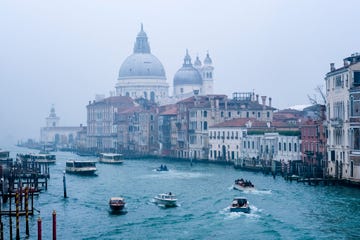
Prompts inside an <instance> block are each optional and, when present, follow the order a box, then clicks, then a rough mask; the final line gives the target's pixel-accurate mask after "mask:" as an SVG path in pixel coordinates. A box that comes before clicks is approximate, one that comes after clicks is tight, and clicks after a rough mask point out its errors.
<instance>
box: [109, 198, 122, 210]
mask: <svg viewBox="0 0 360 240" xmlns="http://www.w3.org/2000/svg"><path fill="white" fill-rule="evenodd" d="M109 206H110V208H111V210H112V211H121V210H123V208H124V207H125V199H124V198H122V197H112V198H110V200H109Z"/></svg>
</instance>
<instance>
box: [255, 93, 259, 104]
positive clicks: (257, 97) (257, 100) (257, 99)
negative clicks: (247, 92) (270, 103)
mask: <svg viewBox="0 0 360 240" xmlns="http://www.w3.org/2000/svg"><path fill="white" fill-rule="evenodd" d="M256 102H257V103H259V94H256Z"/></svg>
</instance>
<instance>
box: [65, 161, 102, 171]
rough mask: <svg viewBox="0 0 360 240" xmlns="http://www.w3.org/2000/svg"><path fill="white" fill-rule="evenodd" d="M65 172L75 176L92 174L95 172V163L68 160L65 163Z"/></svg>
mask: <svg viewBox="0 0 360 240" xmlns="http://www.w3.org/2000/svg"><path fill="white" fill-rule="evenodd" d="M65 171H66V172H67V173H76V174H94V173H95V171H96V162H95V161H78V160H68V161H66V168H65Z"/></svg>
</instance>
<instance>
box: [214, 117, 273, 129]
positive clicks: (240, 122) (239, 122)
mask: <svg viewBox="0 0 360 240" xmlns="http://www.w3.org/2000/svg"><path fill="white" fill-rule="evenodd" d="M249 122H250V123H251V128H268V125H267V122H262V121H258V120H256V119H255V118H234V119H232V120H228V121H224V122H221V123H218V124H215V125H213V126H210V128H213V127H249V125H248V123H249Z"/></svg>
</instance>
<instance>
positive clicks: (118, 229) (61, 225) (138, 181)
mask: <svg viewBox="0 0 360 240" xmlns="http://www.w3.org/2000/svg"><path fill="white" fill-rule="evenodd" d="M9 150H11V151H12V152H11V153H12V156H15V155H16V153H20V152H29V151H30V150H28V149H21V148H17V147H11V149H9ZM56 154H57V163H56V164H55V165H53V166H51V168H50V171H51V179H50V182H49V186H48V190H47V191H46V192H44V193H42V194H41V195H40V196H39V197H36V200H35V208H37V209H39V210H40V212H41V213H40V214H35V215H34V216H33V217H31V218H30V239H37V225H36V224H37V219H38V217H39V216H41V218H42V220H43V223H42V225H43V239H51V236H52V211H53V210H56V212H57V233H58V234H57V237H58V239H359V238H360V189H352V188H345V187H341V186H308V185H305V184H300V183H296V182H292V183H290V182H286V181H284V180H283V179H282V178H281V177H277V178H276V179H273V178H272V177H270V176H264V175H263V174H260V173H252V172H243V171H240V170H236V169H234V168H233V167H231V166H223V165H215V164H207V163H195V164H193V165H192V166H190V164H189V163H186V162H171V161H169V160H168V161H164V160H163V161H162V160H151V159H150V160H149V159H146V160H126V162H125V163H124V164H123V165H108V164H100V163H98V164H97V167H98V170H97V176H92V177H91V176H77V175H66V181H67V194H68V198H67V199H64V198H63V184H62V177H63V171H64V169H65V161H66V160H68V159H73V158H81V157H79V156H76V155H74V154H72V153H67V152H57V153H56ZM84 159H85V158H84ZM160 164H166V165H167V166H168V168H169V169H170V171H169V172H156V171H154V169H155V168H156V167H158V166H159V165H160ZM239 177H242V178H244V179H249V180H251V181H252V182H253V183H254V184H255V186H256V190H255V191H249V192H240V191H237V190H233V189H232V183H233V181H234V180H235V179H236V178H239ZM169 191H171V192H173V193H174V194H176V195H177V197H178V203H179V206H178V207H176V208H168V209H164V208H161V207H159V206H157V205H155V204H154V202H153V197H154V196H155V195H156V194H158V193H162V192H169ZM112 196H123V197H125V199H126V202H127V205H126V209H127V213H126V214H122V215H113V214H111V213H110V211H109V207H108V200H109V198H110V197H112ZM235 196H245V197H246V198H247V199H248V200H249V202H250V206H251V213H250V214H244V213H230V212H229V205H230V203H231V200H232V199H233V197H235ZM2 220H3V222H4V224H5V226H4V228H5V239H8V221H9V219H8V218H7V217H3V218H2ZM14 226H15V218H13V231H14V233H13V234H14V235H13V236H15V228H14ZM20 227H21V236H22V238H23V236H25V219H24V218H21V221H20Z"/></svg>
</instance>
